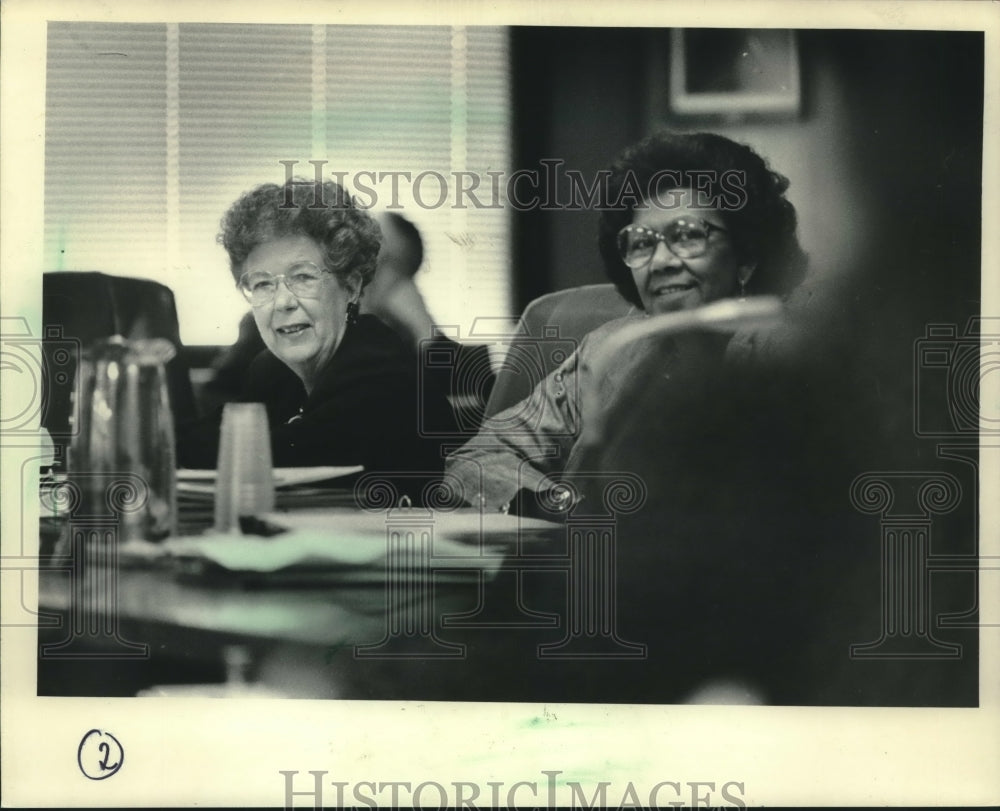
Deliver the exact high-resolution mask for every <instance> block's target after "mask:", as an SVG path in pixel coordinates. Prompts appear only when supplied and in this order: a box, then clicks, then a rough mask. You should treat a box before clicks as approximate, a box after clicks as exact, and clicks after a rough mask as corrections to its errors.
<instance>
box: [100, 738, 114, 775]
mask: <svg viewBox="0 0 1000 811" xmlns="http://www.w3.org/2000/svg"><path fill="white" fill-rule="evenodd" d="M97 750H98V751H99V752H101V753H102V754H103V755H104V757H103V758H101V762H100V764H99V765H100V767H101V771H104V772H106V771H108V770H109V769H117V768H118V762H117V761H115V762H114V763H108V758H109V757H111V747H110V746H108V744H107V741H101V743H100V745H99V746H98V747H97Z"/></svg>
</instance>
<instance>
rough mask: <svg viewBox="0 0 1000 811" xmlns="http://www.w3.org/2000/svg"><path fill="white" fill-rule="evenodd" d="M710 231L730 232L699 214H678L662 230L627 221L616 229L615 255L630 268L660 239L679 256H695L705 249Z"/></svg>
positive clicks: (638, 264)
mask: <svg viewBox="0 0 1000 811" xmlns="http://www.w3.org/2000/svg"><path fill="white" fill-rule="evenodd" d="M713 231H721V232H722V233H723V234H728V233H729V232H728V231H727V230H726V229H725V228H721V227H719V226H718V225H715V223H711V222H709V221H708V220H706V219H703V218H701V217H678V218H677V219H676V220H672V221H671V222H670V223H668V224H667V227H666V228H664V229H663V230H662V231H657V230H656V229H655V228H647V227H646V226H644V225H626V226H625V227H624V228H622V230H621V231H619V232H618V255H619V256H621V258H622V261H623V262H624V263H625V264H626V265H628V266H629V267H630V268H638V267H642V266H643V265H645V264H646V263H647V262H648V261H649V260H650V259H652V258H653V254H655V253H656V246H657V245H659V244H660V243H661V242H662V243H663V244H665V245H666V246H667V249H668V250H669V251H670V252H671V253H672V254H673V255H674V256H676V257H678V258H680V259H695V258H697V257H699V256H701V255H702V254H704V253H705V251H707V250H708V238H709V236H711V234H712V232H713Z"/></svg>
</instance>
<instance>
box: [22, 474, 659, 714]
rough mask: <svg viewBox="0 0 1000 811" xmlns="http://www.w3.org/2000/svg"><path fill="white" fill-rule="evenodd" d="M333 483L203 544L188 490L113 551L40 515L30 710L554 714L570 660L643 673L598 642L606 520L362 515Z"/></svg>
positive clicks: (366, 510) (84, 522) (193, 487)
mask: <svg viewBox="0 0 1000 811" xmlns="http://www.w3.org/2000/svg"><path fill="white" fill-rule="evenodd" d="M332 484H333V485H334V486H327V487H302V486H300V487H295V488H287V489H284V490H282V489H279V490H278V495H277V503H276V506H275V509H274V511H273V512H271V513H268V514H266V515H265V516H262V517H261V519H259V526H257V525H255V526H244V527H243V529H244V530H245V534H243V533H240V532H235V533H234V532H230V533H218V532H215V531H214V530H213V527H212V513H211V506H212V505H211V495H210V493H211V485H210V484H199V483H194V484H190V485H189V486H188V487H186V488H185V487H183V486H182V487H181V488H180V493H179V499H178V505H179V509H178V512H179V531H178V534H177V536H176V537H172V538H169V539H167V540H165V541H161V542H158V543H151V542H145V541H134V540H129V541H122V540H121V539H120V538H118V537H117V536H116V528H117V527H118V522H117V517H116V516H115V515H113V511H110V512H109V514H108V515H107V516H105V518H104V523H103V524H100V522H97V523H96V524H95V521H94V517H93V516H87V517H84V518H81V517H79V516H74V515H73V514H72V513H71V511H63V512H62V513H60V512H59V511H58V510H55V511H52V512H51V513H50V514H49V515H47V516H45V517H43V521H42V534H43V539H44V538H45V536H46V535H48V539H49V543H48V544H47V545H48V546H49V547H52V546H53V544H54V542H56V541H59V542H60V545H59V546H57V547H56V549H55V551H53V553H52V554H51V555H50V556H49V557H48V558H47V561H46V562H45V564H44V565H43V567H42V569H41V572H40V579H39V659H38V663H39V667H38V674H39V677H38V690H39V694H42V695H115V696H121V695H130V696H131V695H146V696H148V695H191V694H194V695H210V696H232V695H245V694H248V693H251V694H261V695H270V696H287V697H304V698H380V699H421V700H435V699H440V700H447V699H468V700H512V699H527V698H533V697H537V698H542V699H546V700H558V699H560V698H562V697H564V696H565V695H567V693H566V692H565V687H566V685H567V683H572V681H573V680H574V679H577V678H583V677H582V676H581V675H579V674H580V671H581V664H580V663H581V662H586V661H590V662H604V663H605V664H606V663H608V662H609V661H612V660H614V661H619V662H620V661H626V662H628V661H631V662H641V661H642V660H643V659H644V658H645V654H646V650H645V645H643V644H636V643H632V642H629V641H628V640H625V639H622V638H621V637H620V635H619V634H618V633H617V631H616V628H615V616H614V611H615V606H614V604H613V603H614V600H615V593H614V579H615V569H614V565H613V559H614V554H613V553H614V550H613V545H614V538H613V531H611V533H610V534H609V527H608V522H607V516H603V518H602V519H601V520H599V521H597V522H596V523H595V521H594V519H593V517H591V518H590V519H588V520H586V521H580V520H575V521H574V520H572V519H571V520H568V521H567V520H563V521H555V520H544V519H539V518H527V517H520V516H516V515H506V514H500V513H482V512H480V511H479V510H476V509H470V508H463V509H456V508H454V507H452V506H448V507H440V506H439V507H438V508H436V509H435V508H430V507H422V506H413V505H411V504H410V503H408V502H407V501H406V500H404V501H403V502H402V503H387V502H386V503H381V504H376V505H374V506H373V505H372V504H371V503H367V504H365V505H363V506H362V505H359V503H358V496H357V493H356V491H355V490H353V489H350V488H343V487H337V486H336V484H337V482H336V481H334V482H333V483H332ZM182 485H183V481H182ZM48 486H49V488H50V489H52V488H58V487H59V486H60V485H59V482H52V481H50V482H49V483H48ZM57 500H58V499H57ZM43 502H44V499H43ZM44 547H46V544H45V543H43V548H44ZM574 674H577V675H574ZM567 679H568V680H569V682H567Z"/></svg>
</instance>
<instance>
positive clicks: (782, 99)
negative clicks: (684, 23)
mask: <svg viewBox="0 0 1000 811" xmlns="http://www.w3.org/2000/svg"><path fill="white" fill-rule="evenodd" d="M664 34H666V37H665V39H666V42H664ZM664 46H666V47H664ZM650 73H651V75H650V77H649V79H650V80H649V86H650V89H651V94H650V113H651V116H652V119H653V121H654V122H662V121H663V120H665V119H681V120H690V119H706V120H711V121H717V120H746V119H771V120H779V119H789V118H796V117H798V116H799V115H800V113H801V110H802V81H801V66H800V60H799V45H798V37H797V34H796V32H795V31H794V30H792V29H773V28H672V29H670V30H669V31H668V32H657V33H656V34H654V41H653V42H652V43H651V59H650ZM664 78H666V79H667V81H666V82H664Z"/></svg>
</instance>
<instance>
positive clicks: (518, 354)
mask: <svg viewBox="0 0 1000 811" xmlns="http://www.w3.org/2000/svg"><path fill="white" fill-rule="evenodd" d="M633 309H634V307H633V306H632V305H631V304H629V303H628V302H627V301H625V299H623V298H622V297H621V296H620V295H619V294H618V291H617V290H615V287H614V285H612V284H588V285H583V286H581V287H573V288H570V289H569V290H559V291H557V292H555V293H548V294H546V295H544V296H540V297H539V298H536V299H535V300H534V301H532V302H531V303H530V304H529V305H528V306H527V307H525V309H524V313H523V314H522V315H521V319H520V322H519V323H518V328H517V333H516V337H515V338H514V340H513V341H511V344H510V347H509V349H508V351H507V356H506V358H505V359H504V364H503V366H502V368H501V369H500V372H499V373H498V374H497V381H496V385H495V386H494V387H493V392H492V394H491V395H490V399H489V402H488V403H487V404H486V416H487V417H492V416H493V415H494V414H496V413H498V412H500V411H503V410H504V409H505V408H509V407H510V406H512V405H514V404H515V403H518V402H520V401H521V400H523V399H524V398H525V397H527V396H528V395H529V394H530V393H531V390H532V389H533V388H534V387H535V385H536V384H537V383H538V382H539V381H540V380H542V379H543V378H544V377H545V376H546V375H548V374H549V373H550V372H551V371H552V370H553V369H555V368H556V367H557V366H558V365H559V364H560V363H562V362H563V361H564V360H565V359H566V358H567V357H568V356H569V354H570V353H571V352H572V351H573V350H574V349H575V348H576V346H577V345H578V344H579V342H580V339H581V338H583V336H584V335H586V334H587V333H588V332H590V331H591V330H593V329H595V328H597V327H599V326H601V324H604V323H607V322H608V321H611V320H613V319H615V318H620V317H621V316H623V315H627V314H628V313H630V312H632V310H633Z"/></svg>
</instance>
